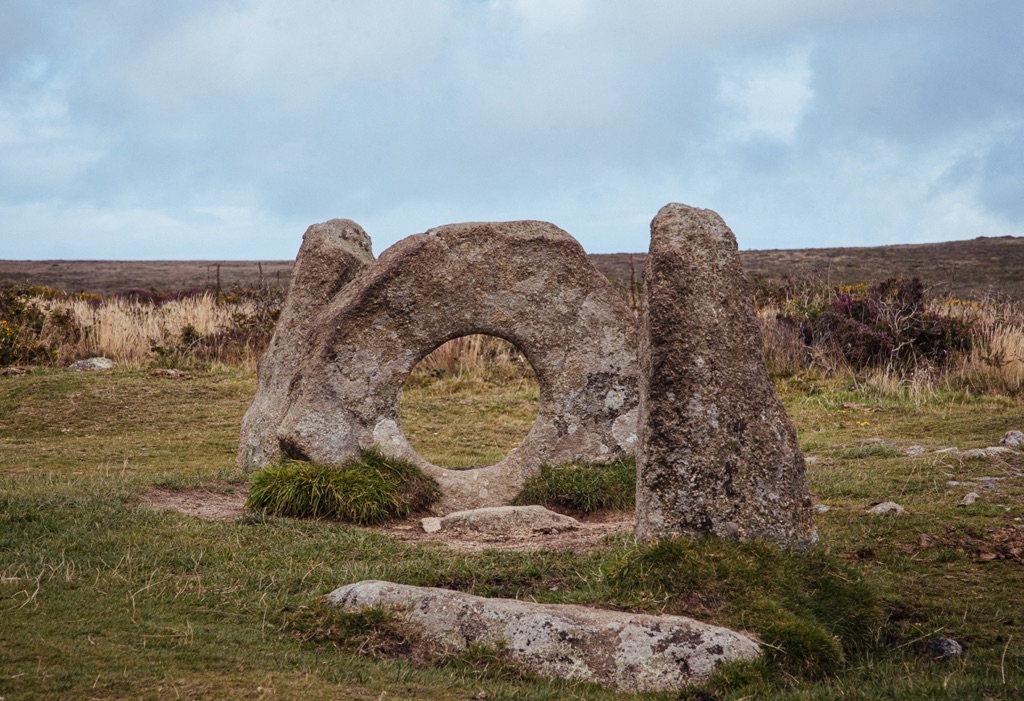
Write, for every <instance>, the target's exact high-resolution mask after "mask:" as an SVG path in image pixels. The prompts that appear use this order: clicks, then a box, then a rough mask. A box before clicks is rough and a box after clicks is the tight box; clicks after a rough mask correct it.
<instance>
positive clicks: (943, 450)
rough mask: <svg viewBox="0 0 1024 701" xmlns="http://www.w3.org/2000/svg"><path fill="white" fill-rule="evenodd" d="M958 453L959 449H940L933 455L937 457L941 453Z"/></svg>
mask: <svg viewBox="0 0 1024 701" xmlns="http://www.w3.org/2000/svg"><path fill="white" fill-rule="evenodd" d="M959 452H960V449H959V448H940V449H939V450H936V451H935V454H936V455H939V454H941V453H952V454H953V455H956V454H957V453H959Z"/></svg>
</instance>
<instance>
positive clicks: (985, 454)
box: [960, 445, 1014, 458]
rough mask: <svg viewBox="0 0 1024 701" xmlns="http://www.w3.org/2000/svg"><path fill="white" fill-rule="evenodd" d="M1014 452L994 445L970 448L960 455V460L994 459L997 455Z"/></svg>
mask: <svg viewBox="0 0 1024 701" xmlns="http://www.w3.org/2000/svg"><path fill="white" fill-rule="evenodd" d="M1012 452H1014V451H1013V450H1012V449H1010V448H1004V447H1003V446H999V445H994V446H989V447H988V448H971V449H970V450H965V451H964V452H962V453H960V457H962V458H994V457H996V456H998V455H1005V454H1006V453H1012Z"/></svg>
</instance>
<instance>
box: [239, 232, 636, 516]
mask: <svg viewBox="0 0 1024 701" xmlns="http://www.w3.org/2000/svg"><path fill="white" fill-rule="evenodd" d="M294 284H295V283H293V285H294ZM338 286H339V285H335V286H334V287H335V288H337V287H338ZM324 296H328V295H326V294H325V295H324ZM322 298H323V297H320V296H318V297H317V300H318V301H319V300H320V299H322ZM304 307H305V308H304V310H303V315H304V317H303V319H304V320H306V319H308V318H309V317H310V316H311V315H312V314H313V313H315V312H316V311H317V310H316V309H315V307H316V304H312V303H311V304H306V305H304ZM305 323H307V324H308V326H306V325H304V326H302V328H301V329H298V330H296V331H293V332H288V333H290V334H291V337H292V338H294V339H298V340H299V341H301V346H299V345H298V344H297V343H296V342H295V341H291V342H290V343H291V344H292V345H294V346H295V347H296V350H295V351H293V352H291V353H285V352H284V351H281V350H277V351H274V353H273V355H274V357H275V358H276V360H274V361H273V363H270V364H268V367H267V368H266V369H265V371H264V372H262V375H265V376H266V378H267V379H266V380H264V379H263V378H262V377H261V392H260V394H261V395H262V396H263V397H265V399H262V400H261V402H262V403H261V406H260V407H259V408H257V407H256V406H255V404H254V408H253V409H251V410H250V413H252V414H253V418H249V417H248V416H247V419H246V425H245V428H244V430H243V446H242V450H241V452H240V457H239V462H240V463H241V464H242V465H243V466H244V467H250V468H251V467H262V466H263V465H265V464H267V463H268V462H269V458H270V457H272V456H273V455H275V454H276V451H277V450H283V451H284V452H285V453H286V454H289V455H291V456H293V457H303V458H308V459H312V460H316V461H318V462H322V463H325V464H336V463H340V462H342V461H343V460H345V459H346V458H347V457H349V456H351V455H352V454H354V453H355V452H356V451H357V450H358V448H359V447H364V448H365V447H369V446H372V445H374V444H377V445H379V446H380V447H381V448H382V450H383V451H384V452H385V453H388V454H390V455H394V456H396V457H403V458H406V459H409V460H412V461H413V462H415V463H416V464H417V465H418V466H419V467H420V468H421V469H423V470H424V471H425V472H427V473H428V474H430V475H431V476H433V477H434V478H436V479H437V480H438V482H439V483H440V484H441V488H442V492H443V497H442V500H441V502H440V503H439V504H438V505H437V507H436V508H437V511H438V512H439V513H447V512H450V511H455V510H459V509H466V508H474V507H481V506H496V505H501V504H506V503H508V502H509V501H510V500H511V498H512V497H513V496H514V495H515V494H516V493H517V492H518V491H519V489H520V488H521V486H522V483H523V481H524V480H525V479H526V477H528V476H529V475H531V474H533V473H534V472H535V471H536V470H537V469H538V467H539V465H540V464H541V463H544V462H548V463H559V462H564V461H568V460H572V459H575V458H584V459H599V458H605V459H606V458H612V457H615V456H616V455H619V454H622V453H630V452H633V451H634V447H635V443H636V404H637V401H638V397H637V384H636V383H637V379H636V378H637V368H636V348H635V337H636V325H635V321H634V317H633V314H632V312H631V311H630V310H629V308H628V307H626V306H625V304H624V303H623V302H622V300H621V298H620V297H619V295H618V293H617V292H616V291H615V289H614V288H613V287H612V286H611V284H610V283H609V282H608V280H607V279H606V278H605V277H604V276H603V275H602V274H601V273H600V272H598V270H597V269H596V268H595V267H594V266H593V264H592V263H591V262H590V260H589V259H588V258H587V256H586V253H585V252H584V251H583V248H582V247H581V246H580V245H579V243H578V242H577V241H576V240H575V239H573V238H572V237H571V236H569V235H568V234H567V233H565V232H564V231H562V230H561V229H559V228H557V227H556V226H554V225H552V224H548V223H545V222H536V221H520V222H504V223H469V224H452V225H449V226H442V227H439V228H436V229H431V230H430V231H428V232H426V233H424V234H417V235H414V236H410V237H408V238H406V239H404V240H402V241H399V242H398V243H397V244H395V245H394V246H392V247H391V248H389V249H388V250H386V251H385V252H384V253H382V254H381V256H380V258H379V259H378V260H377V261H376V262H375V263H374V264H373V265H372V266H370V267H368V268H367V269H366V270H365V271H364V272H363V273H362V274H361V275H359V276H358V277H357V278H356V279H355V280H354V281H353V282H351V283H350V284H348V285H346V286H344V287H342V288H341V290H340V292H337V293H336V294H335V295H334V297H333V299H331V300H330V301H329V302H328V303H326V306H324V307H323V308H322V309H321V310H320V311H319V313H317V314H316V316H315V318H313V319H312V320H311V321H305ZM306 329H308V332H307V331H306ZM285 333H286V332H282V341H281V344H284V339H285V336H284V334H285ZM475 333H482V334H490V335H493V336H499V337H502V338H505V339H507V340H509V341H511V342H512V343H514V344H515V345H516V346H518V347H519V349H520V350H522V351H523V353H524V354H525V355H526V357H527V359H528V360H529V362H530V364H531V365H532V366H533V369H534V371H535V373H536V376H537V382H538V385H539V389H540V408H539V411H538V415H537V419H536V422H535V424H534V426H533V428H532V429H531V431H530V433H529V434H528V435H527V436H526V438H525V439H524V440H523V442H522V443H521V444H520V445H519V446H518V447H517V448H516V449H515V450H513V451H512V452H511V453H510V454H509V455H508V456H507V457H506V458H505V459H504V460H503V461H501V462H500V463H498V464H496V465H491V466H487V467H482V468H476V469H471V470H446V469H443V468H440V467H437V466H434V465H431V464H430V463H428V462H426V461H425V460H423V458H421V457H420V456H419V455H418V454H417V453H416V452H415V451H414V450H413V448H412V446H411V445H409V441H408V440H407V439H406V437H405V435H404V433H403V432H402V425H401V414H400V409H399V398H400V396H401V392H402V387H403V385H404V384H405V381H406V379H407V378H408V376H409V373H410V372H411V371H412V369H413V367H415V365H416V364H417V363H418V362H419V361H420V360H421V359H422V358H423V357H424V356H426V355H427V354H428V353H430V352H431V351H433V350H434V349H435V348H437V347H438V346H439V345H441V344H442V343H443V342H445V341H447V340H449V339H452V338H457V337H460V336H465V335H469V334H475ZM264 383H265V384H266V389H264V388H263V387H264ZM278 416H283V418H282V419H281V420H280V421H278V419H277V417H278Z"/></svg>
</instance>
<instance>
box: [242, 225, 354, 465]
mask: <svg viewBox="0 0 1024 701" xmlns="http://www.w3.org/2000/svg"><path fill="white" fill-rule="evenodd" d="M371 263H373V248H372V243H371V241H370V237H369V236H367V235H366V232H365V231H363V230H362V228H361V227H360V226H359V225H358V224H356V223H355V222H354V221H350V220H348V219H331V220H330V221H326V222H323V223H322V224H313V225H312V226H310V227H309V228H308V229H306V233H305V234H303V236H302V245H301V246H300V247H299V253H298V255H297V256H296V258H295V268H294V269H293V274H292V282H291V285H290V286H289V287H288V296H287V297H286V298H285V301H284V306H283V307H282V309H281V315H280V316H279V317H278V320H277V325H276V326H275V327H274V336H273V337H272V338H271V340H270V346H269V347H268V349H267V351H266V353H264V354H263V357H262V358H261V359H260V363H259V367H258V369H257V372H258V376H259V386H258V388H257V390H256V397H255V398H254V399H253V402H252V404H251V405H250V407H249V410H248V411H247V412H246V413H245V417H244V418H243V419H242V431H241V439H240V441H239V447H238V457H237V463H238V466H239V467H240V468H242V469H253V468H258V467H266V466H267V465H269V464H271V463H273V462H274V461H276V460H277V459H278V458H280V457H281V447H280V442H279V441H278V437H277V428H278V426H279V425H280V423H281V421H282V419H284V415H285V412H286V411H287V410H288V392H289V388H290V386H291V384H292V382H293V381H294V380H295V374H296V370H297V368H298V366H299V364H300V363H301V362H302V360H303V358H304V357H305V356H306V355H307V354H308V353H309V352H310V339H309V336H310V333H311V332H312V331H313V330H315V320H316V318H317V314H318V313H319V312H320V311H322V310H323V309H324V307H326V306H327V304H328V303H329V302H330V301H331V300H332V299H334V297H335V296H336V295H337V294H338V292H339V291H340V290H342V289H343V288H344V287H345V286H346V285H348V284H349V283H350V282H352V280H353V279H355V278H356V277H358V276H359V274H360V273H361V272H362V271H363V270H364V269H365V268H366V266H368V265H370V264H371Z"/></svg>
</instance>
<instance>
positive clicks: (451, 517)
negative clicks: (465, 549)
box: [441, 506, 580, 534]
mask: <svg viewBox="0 0 1024 701" xmlns="http://www.w3.org/2000/svg"><path fill="white" fill-rule="evenodd" d="M579 526H580V522H579V521H577V520H576V519H574V518H572V517H571V516H564V515H562V514H559V513H555V512H554V511H550V510H548V509H546V508H544V507H543V506H490V507H485V508H482V509H470V510H468V511H456V512H455V513H453V514H448V515H447V516H445V517H444V518H442V519H441V529H442V530H446V531H475V532H477V533H494V534H496V533H507V534H513V533H523V532H527V533H529V532H534V531H544V532H549V531H551V530H558V531H563V530H566V531H567V530H573V529H576V528H579Z"/></svg>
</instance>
